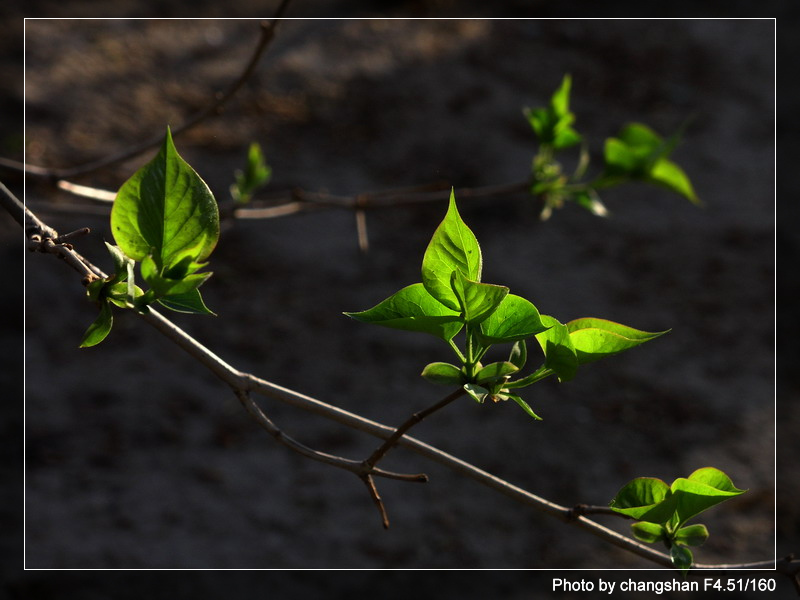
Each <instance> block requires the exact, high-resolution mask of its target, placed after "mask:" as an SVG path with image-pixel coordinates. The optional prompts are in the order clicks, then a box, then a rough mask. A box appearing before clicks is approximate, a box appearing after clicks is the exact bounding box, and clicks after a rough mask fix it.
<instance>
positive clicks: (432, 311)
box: [344, 283, 464, 341]
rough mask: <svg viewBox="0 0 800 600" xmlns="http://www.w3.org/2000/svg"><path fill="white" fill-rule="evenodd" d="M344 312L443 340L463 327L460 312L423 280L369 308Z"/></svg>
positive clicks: (364, 319)
mask: <svg viewBox="0 0 800 600" xmlns="http://www.w3.org/2000/svg"><path fill="white" fill-rule="evenodd" d="M344 314H346V315H347V316H348V317H351V318H353V319H356V320H357V321H361V322H363V323H374V324H375V325H383V326H384V327H391V328H393V329H403V330H406V331H422V332H424V333H429V334H431V335H435V336H436V337H438V338H441V339H443V340H444V341H448V340H451V339H453V336H455V335H456V334H457V333H458V332H459V331H461V328H462V327H463V326H464V323H463V321H462V320H461V315H460V314H459V313H457V312H456V311H454V310H450V309H449V308H447V307H446V306H444V305H443V304H442V303H440V302H439V301H437V300H436V299H435V298H434V297H433V296H431V295H430V294H429V293H428V292H427V290H426V289H425V287H424V286H423V284H421V283H415V284H413V285H409V286H407V287H404V288H403V289H402V290H400V291H399V292H396V293H395V294H393V295H392V296H389V297H388V298H387V299H386V300H384V301H383V302H381V303H379V304H378V305H376V306H373V307H372V308H370V309H368V310H365V311H361V312H346V313H344Z"/></svg>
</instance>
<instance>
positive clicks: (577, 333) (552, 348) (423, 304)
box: [345, 191, 666, 419]
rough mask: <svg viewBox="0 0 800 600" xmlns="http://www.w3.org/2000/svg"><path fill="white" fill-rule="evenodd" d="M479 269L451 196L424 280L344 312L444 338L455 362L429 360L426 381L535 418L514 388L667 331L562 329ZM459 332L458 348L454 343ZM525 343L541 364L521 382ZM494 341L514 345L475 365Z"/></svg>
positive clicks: (597, 325) (589, 325) (591, 326)
mask: <svg viewBox="0 0 800 600" xmlns="http://www.w3.org/2000/svg"><path fill="white" fill-rule="evenodd" d="M482 270H483V258H482V255H481V249H480V246H479V244H478V240H477V239H476V237H475V234H474V233H473V232H472V230H470V229H469V227H467V225H466V224H465V223H464V221H463V220H462V219H461V216H460V215H459V212H458V208H457V206H456V200H455V194H454V192H452V191H451V193H450V202H449V206H448V210H447V213H446V215H445V217H444V220H443V221H442V222H441V223H440V225H439V226H438V227H437V229H436V231H435V232H434V234H433V237H432V238H431V241H430V243H429V244H428V247H427V249H426V250H425V255H424V257H423V259H422V273H421V274H422V282H421V283H415V284H412V285H409V286H407V287H404V288H403V289H401V290H400V291H398V292H396V293H395V294H393V295H391V296H390V297H388V298H387V299H385V300H383V301H382V302H380V303H378V304H377V305H376V306H374V307H372V308H370V309H368V310H364V311H361V312H349V313H345V314H346V315H348V316H349V317H352V318H354V319H356V320H358V321H362V322H365V323H373V324H376V325H382V326H384V327H391V328H393V329H401V330H406V331H417V332H422V333H427V334H430V335H433V336H435V337H437V338H440V339H442V340H443V341H445V342H447V343H448V344H449V345H450V347H451V348H452V350H453V352H454V353H455V355H456V357H457V358H458V364H452V363H447V362H435V363H431V364H429V365H427V366H426V367H425V368H424V369H423V371H422V376H423V377H424V378H425V379H427V380H429V381H431V382H433V383H439V384H445V385H457V386H462V387H463V388H464V390H465V391H466V392H467V394H468V395H469V396H470V397H472V398H473V399H474V400H476V401H477V402H479V403H483V402H485V401H486V400H487V399H490V400H492V401H494V402H499V401H501V400H513V401H515V402H516V403H517V404H519V406H520V407H522V409H523V410H524V411H525V412H526V413H527V414H528V415H530V416H531V417H533V418H535V419H539V417H538V415H536V413H534V412H533V410H532V409H531V407H530V406H529V405H528V404H527V403H526V402H525V401H524V400H523V399H522V398H521V397H520V396H518V395H517V394H516V392H515V391H514V390H516V389H519V388H524V387H527V386H529V385H532V384H533V383H536V382H537V381H540V380H542V379H544V378H546V377H549V376H551V375H554V376H556V377H557V378H558V379H559V380H560V381H568V380H570V379H572V378H573V377H574V375H575V372H576V371H577V369H578V367H579V366H580V365H582V364H585V363H589V362H593V361H595V360H599V359H600V358H603V357H605V356H609V355H611V354H617V353H619V352H622V351H624V350H628V349H630V348H633V347H635V346H638V345H639V344H642V343H644V342H646V341H649V340H652V339H654V338H656V337H658V336H660V335H662V334H663V333H666V332H657V333H651V332H646V331H640V330H638V329H634V328H632V327H628V326H626V325H621V324H619V323H614V322H611V321H606V320H603V319H596V318H583V319H577V320H574V321H570V322H569V323H566V324H563V323H561V322H560V321H558V320H557V319H556V318H554V317H551V316H548V315H542V314H540V313H539V310H538V309H537V308H536V306H534V304H533V303H531V302H530V301H529V300H526V299H525V298H522V297H521V296H517V295H515V294H511V293H510V290H509V288H508V287H506V286H503V285H495V284H489V283H483V282H482V281H481V277H482ZM460 333H463V340H462V345H461V347H459V345H458V344H457V343H456V342H455V337H456V336H457V335H458V334H460ZM531 339H535V340H536V342H537V343H538V345H539V346H540V348H541V349H542V352H543V354H544V362H543V363H542V364H541V365H540V366H539V368H537V369H536V370H534V371H533V372H532V373H530V374H529V375H527V376H524V377H520V375H521V372H522V370H523V369H524V367H525V366H526V364H527V359H528V348H527V341H529V340H531ZM496 344H512V346H511V350H510V352H509V354H508V358H507V359H505V360H501V361H497V362H491V363H489V364H486V365H484V364H483V363H482V362H481V361H482V360H483V359H484V357H485V356H486V354H487V352H488V351H489V349H490V348H491V347H492V346H494V345H496Z"/></svg>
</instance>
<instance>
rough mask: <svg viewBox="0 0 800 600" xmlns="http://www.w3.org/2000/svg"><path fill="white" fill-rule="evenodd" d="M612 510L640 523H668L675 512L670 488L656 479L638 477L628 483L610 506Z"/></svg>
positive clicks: (674, 503)
mask: <svg viewBox="0 0 800 600" xmlns="http://www.w3.org/2000/svg"><path fill="white" fill-rule="evenodd" d="M609 506H610V507H611V509H612V510H614V511H615V512H618V513H622V514H624V515H628V516H629V517H633V518H634V519H637V520H639V521H647V522H649V523H660V524H663V523H666V522H667V521H669V519H670V518H671V517H672V515H673V513H674V512H675V506H676V502H675V498H674V497H673V496H672V492H671V491H670V487H669V486H668V485H667V484H666V483H665V482H663V481H662V480H660V479H656V478H654V477H637V478H636V479H634V480H632V481H630V482H628V483H627V484H625V486H623V487H622V489H621V490H620V491H619V492H617V495H616V496H615V497H614V499H613V500H612V501H611V504H610V505H609Z"/></svg>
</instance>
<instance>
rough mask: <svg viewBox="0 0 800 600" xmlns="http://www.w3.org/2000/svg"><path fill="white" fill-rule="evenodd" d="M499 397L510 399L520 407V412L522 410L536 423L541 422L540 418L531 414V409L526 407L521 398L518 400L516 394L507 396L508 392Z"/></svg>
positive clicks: (533, 413)
mask: <svg viewBox="0 0 800 600" xmlns="http://www.w3.org/2000/svg"><path fill="white" fill-rule="evenodd" d="M500 397H501V398H511V399H512V400H513V401H514V402H516V403H517V404H519V405H520V407H522V410H524V411H525V412H526V413H528V415H530V416H531V417H533V418H534V419H536V420H537V421H541V420H542V417H540V416H539V415H537V414H536V413H535V412H533V409H531V407H530V406H528V403H527V402H525V400H523V399H522V398H520V397H519V396H517V395H516V394H509V393H508V392H504V393H502V394H500Z"/></svg>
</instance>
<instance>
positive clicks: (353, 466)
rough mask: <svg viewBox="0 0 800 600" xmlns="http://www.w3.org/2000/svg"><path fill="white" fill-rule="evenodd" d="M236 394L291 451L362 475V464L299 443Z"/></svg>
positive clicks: (245, 397)
mask: <svg viewBox="0 0 800 600" xmlns="http://www.w3.org/2000/svg"><path fill="white" fill-rule="evenodd" d="M234 393H235V394H236V397H237V398H239V401H240V402H241V403H242V406H244V407H245V409H246V410H247V412H248V413H250V415H251V416H252V417H253V418H254V419H255V420H256V421H257V422H258V424H259V425H261V427H263V428H264V429H265V430H266V431H267V432H268V433H269V434H270V435H271V436H272V437H273V438H275V439H276V440H277V441H278V442H279V443H281V444H283V445H284V446H286V447H287V448H289V449H290V450H292V451H294V452H297V453H298V454H302V455H303V456H305V457H306V458H310V459H312V460H316V461H319V462H322V463H325V464H328V465H332V466H334V467H338V468H340V469H344V470H345V471H350V472H352V473H356V474H358V475H359V476H360V475H361V473H362V471H363V467H362V464H361V462H359V461H356V460H350V459H347V458H342V457H341V456H336V455H333V454H328V453H326V452H320V451H319V450H314V449H313V448H309V447H308V446H306V445H305V444H302V443H300V442H298V441H297V440H295V439H294V438H292V437H291V436H289V435H287V434H286V433H284V432H283V431H282V430H281V429H280V428H279V427H278V426H277V425H275V423H273V422H272V420H271V419H270V418H269V417H268V416H267V415H266V413H265V412H264V411H263V410H262V409H261V407H260V406H259V405H258V404H257V403H256V402H255V401H254V400H253V399H252V398H251V397H250V394H249V393H248V392H246V391H244V390H240V389H234ZM370 473H371V474H373V475H377V476H379V477H386V478H388V479H397V480H400V481H415V482H424V481H427V479H428V478H427V476H425V475H420V474H411V475H409V474H406V473H395V472H393V471H385V470H383V469H371V471H370Z"/></svg>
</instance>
